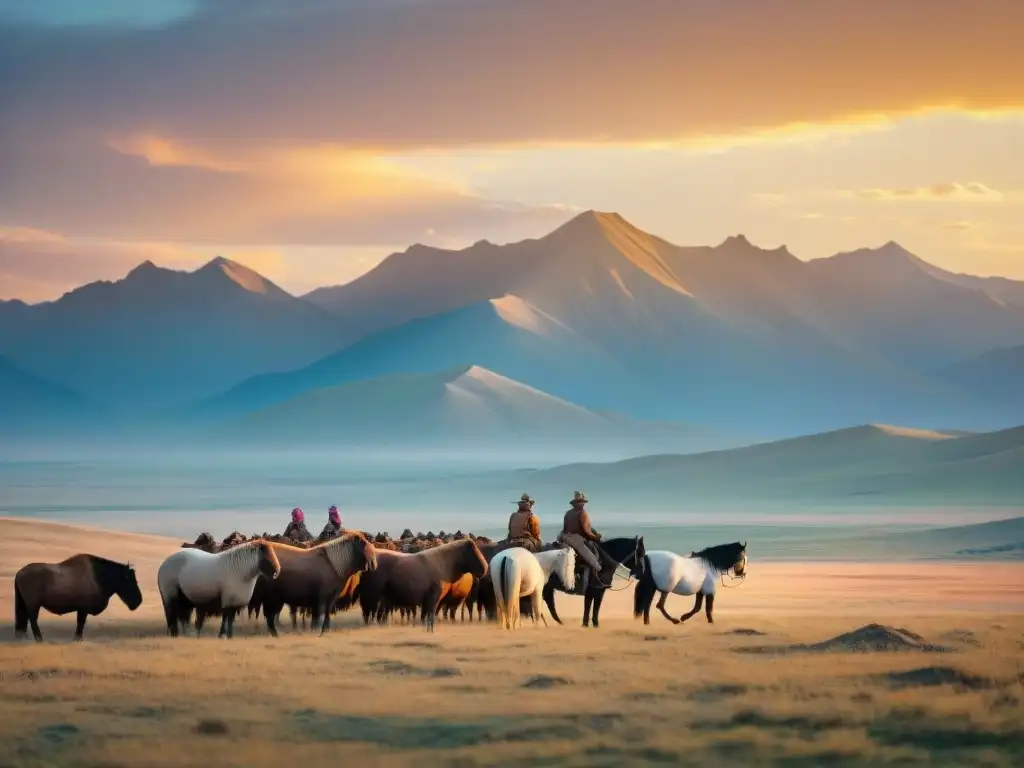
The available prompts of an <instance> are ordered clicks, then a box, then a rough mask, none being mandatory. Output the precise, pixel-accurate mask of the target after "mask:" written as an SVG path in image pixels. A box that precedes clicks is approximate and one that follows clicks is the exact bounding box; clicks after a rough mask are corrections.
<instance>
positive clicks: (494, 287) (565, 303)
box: [0, 211, 1024, 448]
mask: <svg viewBox="0 0 1024 768" xmlns="http://www.w3.org/2000/svg"><path fill="white" fill-rule="evenodd" d="M1022 344H1024V282H1018V281H1012V280H1006V279H1002V278H980V277H974V276H969V275H956V274H953V273H950V272H947V271H944V270H941V269H939V268H937V267H935V266H934V265H931V264H929V263H927V262H925V261H923V260H922V259H920V258H918V257H916V256H914V255H912V254H910V253H909V252H907V251H906V250H905V249H903V248H902V247H900V246H899V245H897V244H896V243H888V244H886V245H884V246H882V247H881V248H878V249H865V250H861V251H855V252H851V253H843V254H838V255H836V256H833V257H830V258H825V259H818V260H813V261H809V262H805V261H801V260H800V259H797V258H796V257H795V256H793V255H792V254H791V253H789V251H788V250H787V249H786V248H785V247H781V248H777V249H774V250H765V249H761V248H758V247H756V246H754V245H753V244H751V243H750V242H749V241H748V240H746V239H745V238H744V237H742V236H736V237H730V238H728V239H727V240H725V241H724V242H722V243H721V244H719V245H717V246H713V247H710V246H709V247H681V246H676V245H673V244H671V243H668V242H666V241H664V240H662V239H660V238H657V237H654V236H652V235H649V234H647V233H645V232H642V231H641V230H639V229H637V228H636V227H634V226H632V225H631V224H629V223H628V222H627V221H625V220H624V219H623V218H622V217H620V216H618V215H616V214H610V213H597V212H593V211H591V212H587V213H584V214H581V215H579V216H577V217H575V218H574V219H572V220H570V221H569V222H568V223H566V224H564V225H563V226H561V227H559V228H558V229H556V230H555V231H554V232H552V233H550V234H549V235H547V236H545V237H542V238H539V239H534V240H525V241H522V242H519V243H513V244H509V245H495V244H492V243H489V242H487V241H481V242H478V243H476V244H475V245H473V246H471V247H469V248H466V249H463V250H457V251H450V250H441V249H435V248H429V247H426V246H422V245H416V246H413V247H411V248H409V249H408V250H406V251H404V252H401V253H396V254H394V255H392V256H390V257H388V258H387V259H385V260H384V261H383V262H382V263H381V264H379V265H378V266H377V267H376V268H374V269H372V270H370V271H369V272H368V273H366V274H365V275H363V276H362V277H360V278H358V279H356V280H354V281H352V282H351V283H349V284H347V285H344V286H337V287H328V288H321V289H318V290H316V291H313V292H312V293H310V294H307V295H306V296H302V297H296V296H292V295H290V294H288V293H287V292H285V291H284V290H282V289H281V288H279V287H278V286H276V285H274V284H273V283H272V282H270V281H269V280H267V279H265V278H263V277H262V276H260V275H258V274H257V273H255V272H253V271H252V270H250V269H247V268H245V267H243V266H241V265H239V264H236V263H234V262H231V261H228V260H225V259H215V260H214V261H212V262H210V263H209V264H207V265H205V266H204V267H202V268H200V269H198V270H196V271H194V272H178V271H173V270H168V269H162V268H160V267H156V266H154V265H152V264H151V263H148V262H147V263H144V264H142V265H140V266H139V267H137V268H136V269H134V270H132V272H130V273H129V274H128V275H127V276H126V277H125V278H124V279H122V280H119V281H116V282H113V283H110V282H99V283H92V284H89V285H86V286H83V287H81V288H79V289H76V290H74V291H72V292H70V293H68V294H66V295H65V296H63V297H62V298H61V299H59V300H57V301H54V302H47V303H43V304H37V305H26V304H24V303H22V302H18V301H8V302H0V354H3V355H5V356H6V359H7V361H8V364H9V365H10V366H14V367H15V368H16V369H17V370H19V371H21V372H22V374H23V377H22V381H23V382H24V381H38V382H41V383H39V384H38V387H39V388H40V391H43V390H46V388H47V386H50V385H52V387H57V388H64V389H66V390H68V391H69V392H72V393H75V396H76V397H78V398H80V399H81V402H83V403H85V402H89V403H94V404H95V406H96V407H97V408H98V409H101V410H102V413H104V414H105V415H104V416H103V418H104V419H107V420H108V421H105V422H103V423H104V424H106V425H108V426H109V425H110V424H111V423H112V422H111V421H109V419H111V418H113V417H112V416H111V415H110V414H120V415H121V416H122V417H123V418H124V419H127V420H130V421H134V422H136V423H137V424H138V423H145V424H146V429H147V430H158V429H160V428H161V427H170V426H173V427H174V428H175V429H177V430H185V431H186V432H189V433H190V434H193V435H195V436H196V438H197V439H204V440H205V439H212V438H211V437H210V436H212V435H217V436H218V439H220V438H223V437H224V436H226V435H229V434H237V435H241V434H242V432H246V430H248V432H246V434H249V435H255V434H257V433H273V432H274V431H275V430H280V431H281V432H282V433H284V432H285V431H286V430H287V429H289V428H291V427H290V426H289V422H288V418H295V419H299V414H319V415H318V416H315V417H314V416H309V417H308V418H309V419H310V421H308V425H309V426H312V425H314V424H315V422H316V421H320V422H323V423H333V424H338V425H340V424H341V423H342V422H345V423H349V424H351V425H352V431H353V433H355V434H363V435H367V436H369V435H371V434H375V433H376V434H380V435H384V434H390V435H394V436H395V439H399V437H400V436H403V435H409V434H410V431H411V432H415V430H414V429H413V430H410V429H409V428H408V427H407V426H405V425H407V424H423V425H427V424H428V423H429V424H430V425H433V426H429V428H428V426H423V427H422V428H423V429H424V430H426V431H427V432H430V430H434V432H435V433H436V431H437V430H439V429H442V428H441V427H439V426H438V425H440V424H443V425H445V426H444V428H443V429H442V432H443V431H444V430H447V429H449V428H450V429H453V430H455V432H453V434H462V433H461V432H459V429H461V427H458V428H456V427H455V426H453V425H455V424H456V423H460V424H461V423H462V422H460V421H459V419H461V418H462V417H461V416H456V415H452V409H451V408H450V407H449V405H450V402H449V401H451V400H452V398H451V397H449V398H448V399H447V400H446V399H444V398H443V397H442V398H441V399H440V400H438V399H436V398H435V399H433V400H431V399H430V398H429V397H428V398H427V399H426V400H425V401H417V397H420V395H419V394H417V395H415V396H414V395H413V394H412V391H415V392H417V393H421V392H427V391H430V392H436V391H439V390H438V387H441V388H442V389H443V388H444V387H449V388H450V386H451V385H452V382H451V381H450V380H449V379H448V378H446V377H450V376H451V375H452V372H456V374H457V375H456V380H458V379H459V378H460V377H463V383H465V382H467V381H472V382H473V383H474V386H476V385H477V384H479V377H480V376H484V374H483V373H481V372H482V371H486V375H487V376H495V377H498V378H500V379H502V380H504V381H511V382H512V383H513V384H514V385H515V386H516V387H522V388H524V389H523V390H516V391H517V392H520V393H521V392H522V391H529V392H531V393H534V392H535V393H537V397H539V398H541V399H543V398H550V400H543V402H545V403H549V402H553V401H557V402H559V403H564V404H565V407H566V408H568V409H570V410H571V409H573V408H578V409H580V411H581V412H586V413H590V414H601V413H605V412H614V413H616V414H619V416H617V417H616V418H620V419H624V420H626V421H628V422H638V423H639V422H644V423H646V424H647V425H648V427H645V429H648V428H651V427H650V423H651V422H654V421H663V422H673V423H682V424H685V425H691V426H688V427H687V429H696V428H698V426H699V427H700V428H703V429H705V430H709V431H708V432H706V434H712V433H714V432H715V430H722V431H723V432H722V434H724V433H726V432H729V433H732V434H743V435H749V436H758V437H783V436H790V435H796V434H801V433H809V432H820V431H823V430H830V429H837V428H842V427H846V426H848V425H850V424H858V423H868V422H891V423H913V424H919V425H924V426H929V427H932V428H934V429H938V430H943V429H966V430H993V429H999V428H1004V427H1009V426H1012V425H1013V424H1018V423H1020V422H1021V421H1022V420H1024V386H1018V385H1016V384H1019V383H1024V380H1022V379H1021V362H1020V361H1021V357H1022V354H1024V353H1022V350H1024V346H1021V345H1022ZM474 366H475V368H474ZM459 371H461V373H458V372H459ZM25 376H27V377H29V378H28V379H25V378H24V377H25ZM432 376H433V377H434V378H431V377H432ZM396 377H397V378H396ZM402 377H412V378H411V379H410V378H402ZM417 377H419V378H417ZM465 377H468V379H467V378H465ZM370 380H375V381H376V382H377V383H376V384H370V383H369V382H370ZM359 382H363V385H361V386H357V385H358V384H359ZM458 386H461V385H458ZM458 386H457V387H456V388H458ZM508 386H511V385H506V390H502V392H504V393H507V388H508ZM26 387H27V389H26ZM378 387H380V390H379V391H378ZM403 387H411V389H403ZM32 388H33V387H32V386H31V385H26V384H24V383H23V384H21V385H19V387H13V386H12V387H11V391H12V392H16V393H20V394H12V395H11V396H9V397H8V398H6V400H5V404H4V409H5V410H12V411H13V410H17V409H19V407H20V406H19V403H20V402H21V399H22V398H25V397H27V395H25V392H26V391H27V390H31V389H32ZM445 391H447V392H449V394H450V389H449V390H445ZM494 391H496V390H494ZM386 392H391V393H392V395H391V397H392V400H391V401H388V403H389V404H388V405H387V406H386V407H385V406H383V405H376V406H374V407H372V408H371V407H370V406H369V405H367V409H368V410H367V411H366V413H362V412H360V408H359V405H358V404H359V403H360V402H363V403H367V404H370V403H383V402H385V400H386V398H383V394H381V393H386ZM396 392H397V393H399V394H397V395H396V394H394V393H396ZM376 394H381V397H382V399H381V400H374V399H373V396H374V395H376ZM492 395H493V391H492ZM489 396H490V395H489ZM537 397H533V398H524V399H522V400H521V399H516V398H513V400H515V402H516V403H521V402H529V403H531V404H532V405H530V406H529V407H526V408H525V410H524V409H522V408H521V409H519V410H515V409H513V410H512V411H510V412H509V413H512V414H514V417H513V416H503V417H502V418H501V419H498V420H497V422H496V423H499V424H503V425H504V426H502V427H501V428H500V429H497V430H496V431H491V432H488V431H487V430H486V429H484V430H483V431H482V432H481V434H482V435H484V434H485V435H487V436H488V437H487V439H491V440H498V439H500V437H501V436H502V435H509V436H514V434H515V431H514V423H515V422H516V421H523V422H524V423H534V422H533V421H531V419H534V417H535V416H537V414H533V415H532V416H531V415H530V414H531V413H533V412H532V411H531V408H533V407H534V406H536V405H537V404H538V403H539V402H541V400H538V399H537ZM503 398H504V395H503V397H502V398H498V399H499V400H500V401H501V402H502V403H503V406H502V407H504V405H506V404H507V403H506V401H505V400H504V399H503ZM406 401H408V402H406ZM416 402H425V403H427V405H423V406H422V407H421V410H419V411H415V414H414V415H410V413H411V412H410V411H408V410H407V409H408V408H413V406H414V405H415V403H416ZM537 407H539V406H537ZM403 409H406V410H403ZM414 410H415V409H414ZM457 410H458V409H456V411H457ZM470 411H472V409H468V410H467V412H470ZM485 411H486V409H477V411H475V412H476V413H480V414H485ZM371 412H372V413H373V414H375V415H374V416H373V418H372V419H371V418H369V416H368V415H367V414H369V413H371ZM559 412H560V413H563V414H564V413H568V411H566V410H564V409H562V410H560V411H559ZM574 412H575V411H574ZM538 413H546V412H545V411H544V410H543V409H540V411H539V412H538ZM288 414H294V416H291V417H289V416H288ZM400 414H405V415H404V416H402V415H400ZM429 414H433V415H429ZM442 414H443V415H444V418H441V416H440V415H442ZM302 418H303V419H305V418H307V416H305V415H303V416H302ZM474 418H477V419H484V415H481V416H478V417H474ZM424 419H425V420H426V421H422V420H424ZM431 419H432V421H431ZM417 420H420V421H417ZM540 420H541V421H543V419H540ZM300 421H301V419H300ZM534 421H536V419H534ZM555 421H556V422H557V419H556V420H555ZM479 423H483V422H479ZM372 424H375V425H376V428H375V429H371V425H372ZM295 428H296V429H298V427H295ZM659 429H661V430H662V434H677V432H676V429H677V428H676V427H675V426H671V425H669V426H665V427H663V428H662V427H659ZM233 430H235V431H233ZM253 430H255V431H253ZM627 431H629V430H627ZM641 433H643V430H640V432H630V434H641ZM294 434H296V435H298V434H303V433H302V430H299V431H298V432H295V433H294ZM601 434H602V435H605V436H606V439H611V438H610V437H608V436H609V435H612V434H621V433H614V432H601ZM367 439H368V438H367ZM402 439H406V438H405V437H402ZM734 444H735V443H734ZM704 447H705V448H706V446H704Z"/></svg>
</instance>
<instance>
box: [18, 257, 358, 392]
mask: <svg viewBox="0 0 1024 768" xmlns="http://www.w3.org/2000/svg"><path fill="white" fill-rule="evenodd" d="M350 338H351V335H350V334H349V333H348V332H347V331H346V330H345V328H344V324H343V323H342V322H341V321H339V320H338V319H337V318H335V317H333V316H332V315H330V314H329V313H327V312H325V311H323V310H321V309H319V308H317V307H315V306H312V305H310V304H308V303H306V302H303V301H301V300H300V299H297V298H295V297H293V296H291V295H290V294H288V293H286V292H285V291H283V290H282V289H280V288H279V287H277V286H276V285H274V284H273V283H271V282H270V281H268V280H266V279H265V278H263V277H261V276H260V275H258V274H257V273H256V272H253V271H252V270H250V269H247V268H246V267H243V266H241V265H240V264H236V263H234V262H231V261H228V260H226V259H214V260H213V261H211V262H209V263H208V264H206V265H205V266H204V267H202V268H200V269H198V270H196V271H194V272H178V271H174V270H169V269H163V268H160V267H157V266H155V265H153V264H152V263H150V262H145V263H143V264H141V265H140V266H138V267H136V268H135V269H133V270H132V271H131V272H130V273H129V274H128V275H127V276H126V277H125V278H124V279H122V280H119V281H116V282H98V283H90V284H89V285H86V286H83V287H81V288H78V289H76V290H74V291H71V292H70V293H67V294H65V295H64V296H63V297H62V298H60V299H59V300H57V301H54V302H47V303H43V304H36V305H25V304H22V303H21V302H6V303H5V305H4V306H0V351H3V352H4V353H5V354H6V355H7V356H8V357H9V358H10V359H11V360H12V361H13V362H14V363H15V364H17V365H18V366H19V367H21V368H23V369H25V370H26V371H30V372H31V373H33V374H35V375H37V376H40V377H42V378H45V379H48V380H50V381H53V382H56V383H60V384H62V385H65V386H68V387H70V388H72V389H74V390H76V391H78V392H81V393H82V394H83V395H84V396H86V397H88V398H90V399H91V400H94V401H96V402H97V403H101V404H104V405H106V406H109V407H110V408H115V409H127V410H133V409H134V410H140V409H144V408H149V407H162V406H167V405H172V404H177V403H185V402H190V401H195V400H196V399H198V398H201V397H203V396H206V395H211V394H214V393H216V392H219V391H223V390H224V389H226V388H227V387H230V386H231V385H233V384H235V383H237V382H238V381H241V380H242V379H244V378H246V377H248V376H252V375H254V374H257V373H262V372H264V371H268V370H282V369H289V368H294V367H297V366H300V365H303V364H305V363H308V362H311V361H313V360H316V359H317V358H319V357H322V356H323V355H325V354H327V353H328V352H330V351H332V350H334V349H337V348H339V347H341V346H342V345H343V344H344V343H345V342H346V341H347V340H349V339H350Z"/></svg>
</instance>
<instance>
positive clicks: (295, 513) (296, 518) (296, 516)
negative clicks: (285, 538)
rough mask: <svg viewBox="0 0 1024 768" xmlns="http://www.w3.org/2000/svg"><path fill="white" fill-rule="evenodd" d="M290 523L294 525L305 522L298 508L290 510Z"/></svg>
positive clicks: (304, 517)
mask: <svg viewBox="0 0 1024 768" xmlns="http://www.w3.org/2000/svg"><path fill="white" fill-rule="evenodd" d="M292 522H293V523H295V524H296V525H300V524H301V523H304V522H306V516H305V515H304V514H302V510H301V509H299V508H298V507H296V508H295V509H293V510H292Z"/></svg>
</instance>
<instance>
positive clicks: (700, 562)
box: [633, 541, 747, 624]
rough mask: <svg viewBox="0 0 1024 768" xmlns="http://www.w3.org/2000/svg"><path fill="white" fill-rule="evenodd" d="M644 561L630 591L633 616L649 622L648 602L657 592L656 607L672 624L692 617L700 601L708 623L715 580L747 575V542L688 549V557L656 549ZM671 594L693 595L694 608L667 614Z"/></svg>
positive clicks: (715, 585) (709, 621)
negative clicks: (638, 577)
mask: <svg viewBox="0 0 1024 768" xmlns="http://www.w3.org/2000/svg"><path fill="white" fill-rule="evenodd" d="M644 563H645V568H644V571H643V573H642V574H641V576H640V580H639V581H638V582H637V585H636V590H635V591H634V593H633V618H635V619H638V618H640V616H643V617H644V624H650V623H651V603H653V602H654V595H655V594H657V593H660V594H661V597H660V598H659V600H658V610H659V611H661V614H662V615H663V616H664V617H665V618H666V619H668V620H669V621H671V622H672V623H673V624H682V623H683V622H684V621H686V620H687V619H689V618H691V617H692V616H695V615H696V614H697V613H698V612H699V611H700V609H701V603H704V604H705V613H706V615H707V619H708V623H709V624H713V623H714V618H713V617H712V612H713V611H714V606H715V593H716V592H717V591H718V583H719V582H720V581H722V580H723V578H724V576H725V575H726V574H729V573H731V574H733V575H734V576H736V577H737V578H744V577H745V576H746V572H747V543H746V542H743V543H742V544H740V542H738V541H736V542H733V543H732V544H719V545H718V546H717V547H708V548H707V549H702V550H700V551H699V552H691V553H690V556H689V557H683V556H681V555H677V554H676V553H675V552H667V551H665V550H655V551H653V552H648V553H647V556H646V557H645V558H644ZM670 594H673V595H684V596H687V597H688V596H690V595H696V600H695V602H694V605H693V610H692V611H690V612H689V613H684V614H683V615H682V616H680V617H679V618H678V619H676V618H673V617H672V616H670V615H669V613H668V611H666V610H665V601H666V600H668V596H669V595H670Z"/></svg>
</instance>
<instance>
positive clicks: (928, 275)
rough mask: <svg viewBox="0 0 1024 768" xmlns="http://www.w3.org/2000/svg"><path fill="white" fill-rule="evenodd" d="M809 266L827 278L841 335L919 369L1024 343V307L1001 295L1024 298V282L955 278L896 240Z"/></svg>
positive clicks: (831, 309)
mask: <svg viewBox="0 0 1024 768" xmlns="http://www.w3.org/2000/svg"><path fill="white" fill-rule="evenodd" d="M808 267H810V268H811V269H812V270H814V271H815V272H817V273H818V274H819V275H820V276H821V277H822V278H823V279H824V283H825V284H826V286H827V295H828V296H829V321H828V322H829V326H830V327H831V328H833V329H834V330H835V332H836V333H837V334H842V336H843V337H845V338H847V339H849V340H850V341H851V342H852V343H855V344H856V345H857V346H858V347H860V348H867V349H873V350H875V351H877V352H878V353H879V354H881V355H884V356H886V357H888V358H890V359H894V360H901V361H903V362H904V363H906V364H907V365H910V366H912V367H914V368H915V369H917V370H920V371H929V370H932V369H934V368H936V367H937V366H941V365H945V364H950V363H952V362H954V361H956V360H960V359H963V358H965V357H969V356H971V355H976V354H979V353H981V352H984V351H987V350H989V349H992V348H993V347H997V346H1002V345H1008V344H1013V343H1016V342H1019V341H1020V340H1021V339H1022V338H1024V303H1021V304H1019V305H1014V304H1008V303H1007V302H1006V301H1004V300H1003V299H1001V298H1000V296H1001V295H1006V296H1011V295H1013V294H1014V293H1015V292H1016V293H1019V294H1020V296H1021V297H1024V283H1015V282H1014V281H1011V280H1004V281H999V282H997V281H991V282H990V281H986V280H984V279H983V278H972V277H969V276H963V275H954V274H952V273H949V272H945V271H944V270H941V269H939V268H938V267H934V266H932V265H931V264H928V263H927V262H925V261H923V260H921V259H919V258H918V257H916V256H914V255H913V254H911V253H909V252H908V251H906V250H905V249H904V248H902V247H901V246H899V245H897V244H896V243H892V242H890V243H887V244H886V245H884V246H882V247H881V248H877V249H861V250H859V251H853V252H850V253H841V254H838V255H836V256H832V257H830V258H827V259H817V260H814V261H811V262H808ZM1015 286H1016V291H1015V290H1014V287H1015Z"/></svg>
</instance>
